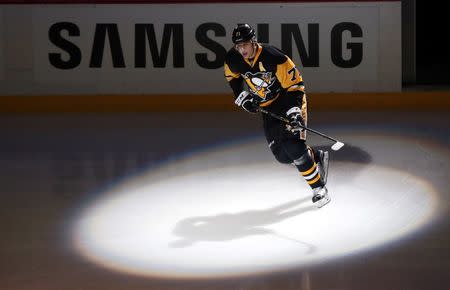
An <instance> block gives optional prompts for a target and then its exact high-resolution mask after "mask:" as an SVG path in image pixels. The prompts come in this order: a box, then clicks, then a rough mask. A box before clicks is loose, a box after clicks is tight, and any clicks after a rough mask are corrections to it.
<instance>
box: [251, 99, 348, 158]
mask: <svg viewBox="0 0 450 290" xmlns="http://www.w3.org/2000/svg"><path fill="white" fill-rule="evenodd" d="M259 111H260V112H261V113H264V114H267V115H269V116H271V117H273V118H275V119H278V120H280V121H282V122H284V123H286V124H289V120H288V119H286V118H284V117H281V116H278V115H276V114H274V113H272V112H269V111H267V110H265V109H263V108H259ZM298 126H299V127H300V128H301V129H304V130H306V131H309V132H311V133H314V134H317V135H319V136H321V137H323V138H326V139H328V140H331V141H333V142H335V143H334V144H333V145H332V146H331V149H333V150H334V151H338V150H339V149H341V148H342V147H343V146H344V143H342V142H340V141H338V140H336V139H334V138H332V137H330V136H327V135H325V134H323V133H320V132H319V131H316V130H313V129H310V128H308V127H305V126H302V125H298ZM300 128H296V129H293V131H299V130H300Z"/></svg>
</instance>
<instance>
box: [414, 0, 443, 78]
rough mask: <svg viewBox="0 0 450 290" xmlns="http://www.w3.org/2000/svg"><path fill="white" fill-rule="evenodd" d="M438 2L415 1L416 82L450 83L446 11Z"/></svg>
mask: <svg viewBox="0 0 450 290" xmlns="http://www.w3.org/2000/svg"><path fill="white" fill-rule="evenodd" d="M441 3H443V2H430V1H416V20H417V22H416V48H417V50H416V61H417V75H416V76H417V81H416V82H417V84H436V85H450V70H449V65H450V57H449V54H450V37H449V35H450V34H449V30H450V29H449V27H450V25H449V18H450V17H449V16H450V11H449V10H448V9H447V8H445V7H444V5H443V4H441Z"/></svg>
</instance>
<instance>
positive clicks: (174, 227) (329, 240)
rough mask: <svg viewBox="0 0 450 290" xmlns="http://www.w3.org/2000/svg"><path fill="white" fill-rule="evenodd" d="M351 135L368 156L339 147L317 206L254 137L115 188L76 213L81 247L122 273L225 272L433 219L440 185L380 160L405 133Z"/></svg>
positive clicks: (335, 252)
mask: <svg viewBox="0 0 450 290" xmlns="http://www.w3.org/2000/svg"><path fill="white" fill-rule="evenodd" d="M349 139H350V138H349V137H347V138H346V139H343V140H349ZM350 141H352V144H358V146H361V148H363V149H364V150H366V151H367V152H368V153H369V154H370V155H371V156H372V162H370V163H366V164H363V163H361V164H359V163H357V162H347V161H345V160H341V161H338V160H335V161H333V157H332V162H331V164H330V171H329V176H328V188H329V194H330V196H331V202H330V203H329V204H328V205H326V206H325V207H323V208H321V209H317V208H315V207H314V206H313V204H312V202H311V196H312V194H311V190H310V189H309V188H308V187H307V185H306V183H305V181H304V180H302V179H301V177H300V176H299V174H298V172H296V169H295V168H294V167H292V166H288V165H282V164H278V163H276V161H275V160H274V159H273V157H272V155H271V154H270V152H269V150H268V149H267V147H266V144H265V141H264V140H259V139H258V140H254V141H252V142H248V143H245V144H238V145H233V146H227V147H222V148H216V149H214V150H207V151H204V152H200V153H197V154H195V155H192V156H190V157H189V158H185V159H181V160H176V161H173V162H172V163H169V164H164V165H162V166H160V167H159V168H154V169H152V170H151V171H149V172H146V173H143V174H141V175H139V176H136V177H133V178H130V179H129V180H127V181H124V182H123V183H121V184H119V185H118V186H116V187H115V188H112V189H110V190H109V191H108V192H105V193H104V194H103V195H102V198H100V199H99V200H97V201H96V202H94V203H93V204H91V205H90V206H89V207H87V208H86V209H85V210H84V211H83V212H82V213H81V214H80V217H79V219H78V220H77V221H76V223H75V226H74V231H73V242H74V246H75V247H76V249H77V250H78V251H79V253H80V254H81V255H82V256H84V257H85V258H87V259H88V260H90V261H92V262H94V263H96V264H99V265H101V266H104V267H107V268H109V269H112V270H117V271H121V272H126V273H131V274H136V275H143V276H152V277H155V276H158V277H170V278H176V277H183V278H202V277H208V278H211V277H229V276H242V275H253V274H259V273H266V272H272V271H280V270H285V269H291V268H294V267H295V268H296V267H306V266H309V265H312V264H315V263H319V262H326V261H328V260H332V259H338V258H340V257H345V256H349V255H352V254H357V253H360V254H361V253H364V251H368V250H372V249H376V248H379V247H381V246H384V245H388V244H392V243H393V242H394V241H399V240H401V238H402V237H404V236H407V235H410V234H412V233H414V232H417V231H418V230H419V229H420V228H422V227H423V226H425V225H426V224H428V223H429V222H430V221H431V220H432V218H433V216H434V215H435V211H436V207H437V199H438V195H437V193H436V192H435V190H434V189H433V187H432V186H431V185H430V184H429V182H427V181H426V180H424V179H422V178H419V177H418V176H415V175H414V174H412V173H408V172H404V171H402V170H399V169H396V168H394V167H389V166H386V165H385V164H384V163H385V162H382V161H383V158H385V157H384V156H385V155H386V154H384V153H383V152H382V150H383V148H384V146H390V149H391V150H394V151H395V150H396V149H398V151H397V152H402V151H401V150H400V149H401V148H410V149H409V150H410V151H411V150H413V149H411V148H413V147H411V146H409V144H408V143H407V142H408V141H403V140H401V139H397V140H393V139H392V137H389V138H386V139H383V138H380V136H377V137H376V138H371V137H363V136H362V137H353V139H352V140H350ZM408 146H409V147H408ZM417 150H421V149H417ZM413 151H414V150H413ZM414 153H415V152H409V153H408V154H414ZM331 154H335V153H333V152H331ZM395 156H398V158H401V156H400V155H395V154H394V155H393V156H389V158H391V159H392V158H396V157H395ZM435 156H436V158H439V156H438V155H435ZM389 161H394V162H395V160H389Z"/></svg>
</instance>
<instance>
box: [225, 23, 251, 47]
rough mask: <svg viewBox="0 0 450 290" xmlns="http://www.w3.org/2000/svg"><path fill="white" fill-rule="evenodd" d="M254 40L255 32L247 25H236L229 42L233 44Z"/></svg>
mask: <svg viewBox="0 0 450 290" xmlns="http://www.w3.org/2000/svg"><path fill="white" fill-rule="evenodd" d="M255 39H256V35H255V30H254V29H253V28H252V27H251V26H250V25H248V24H238V26H236V27H235V28H234V29H233V35H232V37H231V40H232V41H233V43H234V44H238V43H241V42H245V41H248V40H255Z"/></svg>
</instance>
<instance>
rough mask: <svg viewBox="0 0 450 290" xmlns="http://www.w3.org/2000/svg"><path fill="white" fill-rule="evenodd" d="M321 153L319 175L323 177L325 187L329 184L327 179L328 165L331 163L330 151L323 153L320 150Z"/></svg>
mask: <svg viewBox="0 0 450 290" xmlns="http://www.w3.org/2000/svg"><path fill="white" fill-rule="evenodd" d="M318 153H319V156H318V157H319V158H318V159H319V161H318V164H317V165H318V166H319V173H320V176H321V177H322V181H323V185H325V184H327V177H328V163H329V161H330V160H329V154H328V151H322V150H318Z"/></svg>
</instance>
